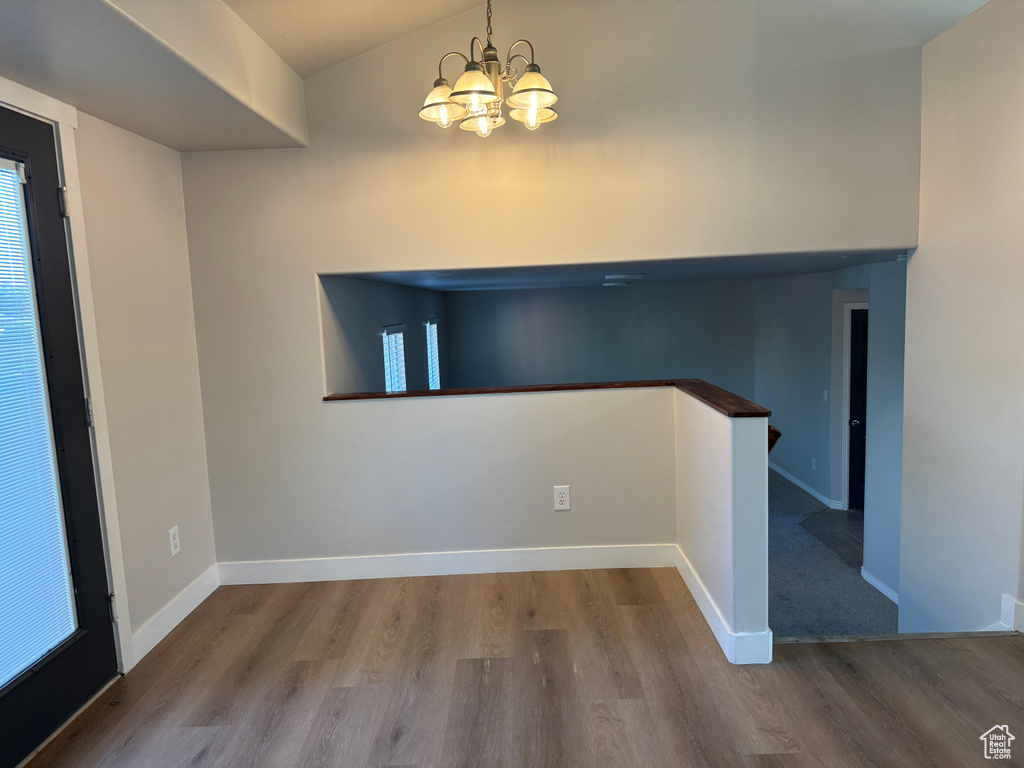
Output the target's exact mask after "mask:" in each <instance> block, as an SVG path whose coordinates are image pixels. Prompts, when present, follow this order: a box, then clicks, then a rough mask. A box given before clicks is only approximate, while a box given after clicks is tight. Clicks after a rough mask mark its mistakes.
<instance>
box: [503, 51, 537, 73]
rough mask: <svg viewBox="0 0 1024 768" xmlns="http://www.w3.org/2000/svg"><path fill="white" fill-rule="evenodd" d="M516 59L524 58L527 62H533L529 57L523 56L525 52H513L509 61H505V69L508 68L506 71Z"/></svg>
mask: <svg viewBox="0 0 1024 768" xmlns="http://www.w3.org/2000/svg"><path fill="white" fill-rule="evenodd" d="M516 59H522V60H523V61H525V62H526V63H527V64H532V63H533V62H531V61H530V60H529V59H528V58H526V57H525V56H523V54H521V53H513V54H512V55H511V56H509V57H508V61H506V62H505V69H506V71H507V70H508V68H509V67H510V66H512V62H513V61H515V60H516Z"/></svg>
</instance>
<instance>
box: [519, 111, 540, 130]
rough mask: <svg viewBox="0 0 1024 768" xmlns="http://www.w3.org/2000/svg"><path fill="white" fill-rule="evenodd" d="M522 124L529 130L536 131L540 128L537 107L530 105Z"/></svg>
mask: <svg viewBox="0 0 1024 768" xmlns="http://www.w3.org/2000/svg"><path fill="white" fill-rule="evenodd" d="M523 125H525V126H526V127H527V128H529V129H530V130H531V131H536V130H537V129H538V128H540V115H539V114H538V113H537V107H530V109H529V111H528V112H527V113H526V119H525V120H524V121H523Z"/></svg>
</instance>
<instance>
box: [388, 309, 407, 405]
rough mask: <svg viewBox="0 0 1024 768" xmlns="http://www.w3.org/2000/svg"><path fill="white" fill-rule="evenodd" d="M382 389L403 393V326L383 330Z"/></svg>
mask: <svg viewBox="0 0 1024 768" xmlns="http://www.w3.org/2000/svg"><path fill="white" fill-rule="evenodd" d="M384 388H385V390H386V391H387V392H405V326H404V325H401V326H399V325H395V326H386V327H385V328H384Z"/></svg>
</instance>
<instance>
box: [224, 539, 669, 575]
mask: <svg viewBox="0 0 1024 768" xmlns="http://www.w3.org/2000/svg"><path fill="white" fill-rule="evenodd" d="M675 550H676V545H675V544H623V545H610V546H589V547H587V546H583V547H537V548H528V549H481V550H468V551H461V552H420V553H413V554H398V555H365V556H356V557H320V558H310V559H302V560H250V561H240V562H228V563H221V564H220V583H221V584H284V583H291V582H301V581H346V580H349V579H387V578H402V577H409V576H447V575H454V574H466V573H515V572H520V571H569V570H577V569H581V568H659V567H671V566H672V565H674V564H675V555H674V552H675Z"/></svg>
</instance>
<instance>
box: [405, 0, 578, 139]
mask: <svg viewBox="0 0 1024 768" xmlns="http://www.w3.org/2000/svg"><path fill="white" fill-rule="evenodd" d="M491 34H492V30H491V0H487V45H486V46H484V44H483V43H482V42H481V41H480V38H479V37H474V38H473V39H472V40H470V42H469V56H466V55H465V54H464V53H461V52H459V51H452V52H451V53H446V54H445V55H444V56H442V57H441V60H440V61H439V62H438V63H437V80H435V81H434V88H433V90H432V91H431V92H430V93H429V94H428V95H427V99H426V101H424V102H423V108H422V109H421V110H420V117H421V118H423V119H424V120H429V121H430V122H432V123H436V124H437V125H439V126H441V127H442V128H447V127H448V126H450V125H452V124H453V123H455V122H458V124H459V128H461V129H462V130H464V131H476V135H477V136H490V135H491V131H493V130H494V129H495V128H500V127H501V126H503V125H504V124H505V118H504V117H503V116H502V114H501V102H502V98H503V94H502V91H503V88H504V85H505V84H506V83H508V84H509V86H510V87H512V93H511V94H509V97H508V99H506V100H505V103H506V104H507V105H508V108H509V113H508V116H509V117H511V118H512V119H513V120H517V121H518V122H520V123H522V124H523V125H525V126H526V127H527V128H528V129H529V130H531V131H535V130H537V129H538V128H539V127H540V126H541V125H543V124H544V123H550V122H551V121H552V120H555V119H556V118H557V117H558V113H557V112H555V110H553V109H552V108H551V106H552V105H553V104H554V103H555V102H556V101H558V97H557V96H555V92H554V91H553V90H551V83H549V82H548V80H547V78H546V77H544V75H542V74H541V73H540V67H538V66H537V64H536V63H535V62H534V60H533V43H531V42H530V41H529V40H516V41H515V42H514V43H512V45H511V46H509V49H508V53H507V54H506V56H505V63H504V65H502V63H501V61H500V60H499V59H498V50H497V49H496V48H495V47H494V45H493V44H492V43H491ZM521 45H523V46H528V47H529V49H530V58H529V59H527V58H526V57H525V56H523V55H522V54H520V53H515V52H514V51H515V49H516V48H517V47H518V46H521ZM477 47H479V48H480V59H481V60H480V61H477V60H476V48H477ZM451 56H461V57H462V58H463V59H464V60H465V62H466V69H465V71H464V72H463V73H462V76H461V77H460V78H459V79H458V80H456V81H455V88H454V89H452V88H451V86H449V85H448V81H447V80H445V78H444V74H443V73H442V71H441V68H442V67H443V66H444V63H445V61H446V60H447V59H448V58H449V57H451ZM516 59H522V60H523V63H525V64H526V67H525V69H524V72H523V75H522V77H518V72H517V71H516V69H514V68H513V67H512V63H513V62H514V61H515V60H516ZM517 77H518V79H517Z"/></svg>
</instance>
